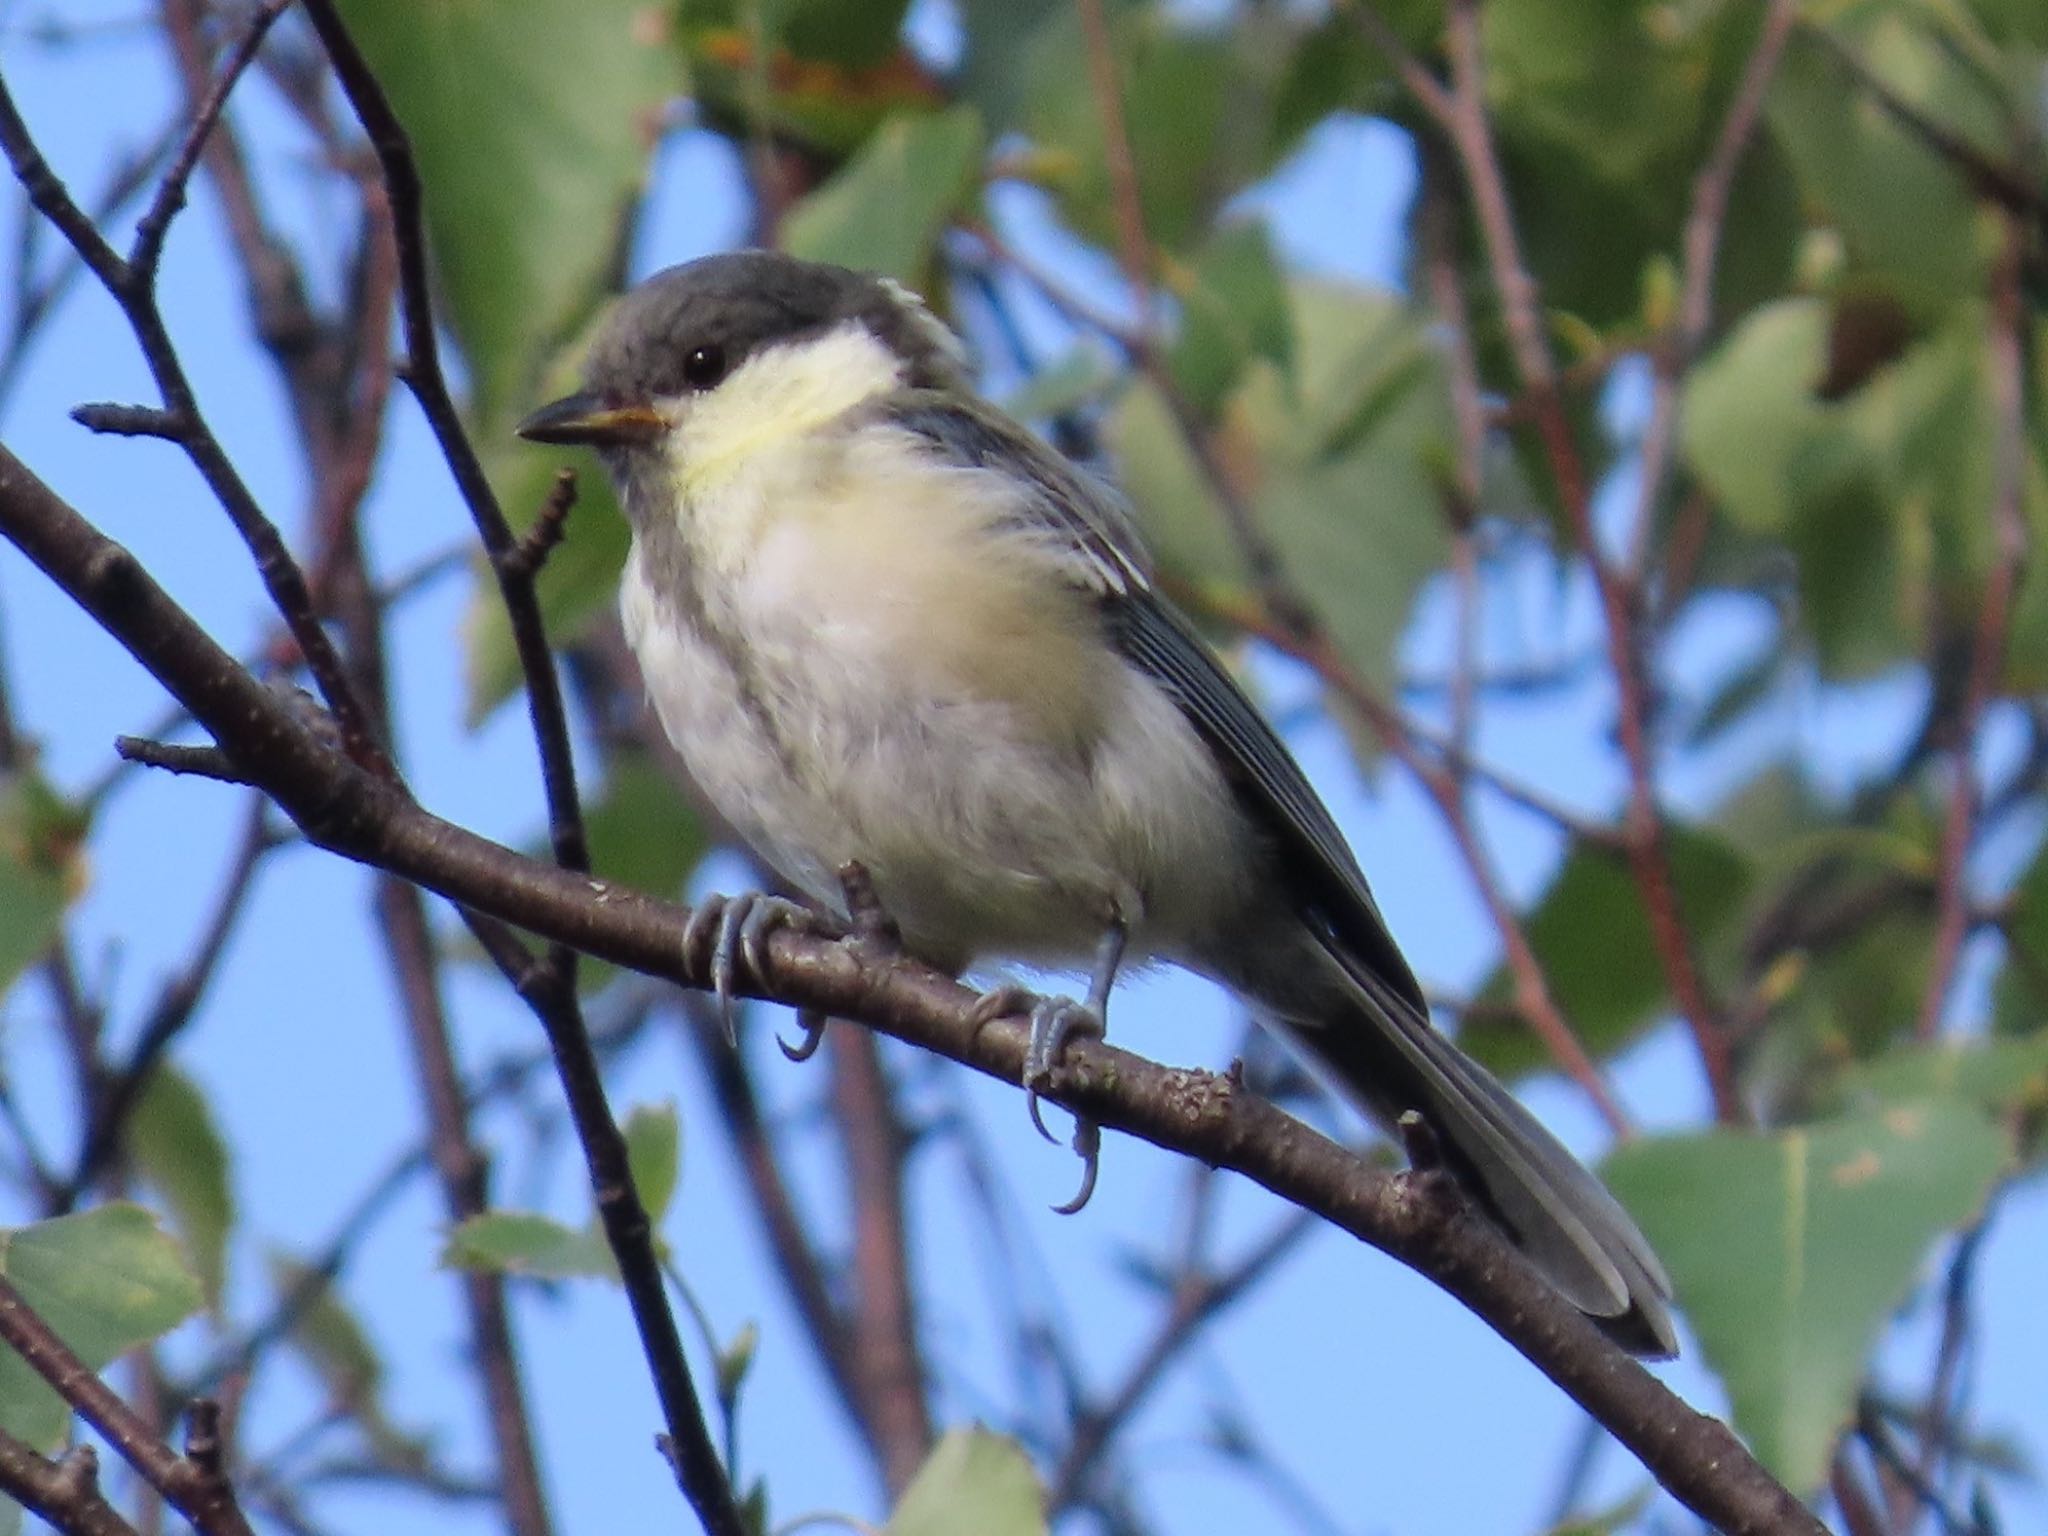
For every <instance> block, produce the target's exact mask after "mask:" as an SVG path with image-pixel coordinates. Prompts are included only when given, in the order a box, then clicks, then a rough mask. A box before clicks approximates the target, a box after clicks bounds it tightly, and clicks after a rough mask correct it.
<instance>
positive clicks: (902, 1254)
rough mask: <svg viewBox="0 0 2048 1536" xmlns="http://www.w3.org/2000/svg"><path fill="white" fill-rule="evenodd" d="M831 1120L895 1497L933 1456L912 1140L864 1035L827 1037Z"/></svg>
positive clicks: (861, 1368) (858, 1318) (858, 1364)
mask: <svg viewBox="0 0 2048 1536" xmlns="http://www.w3.org/2000/svg"><path fill="white" fill-rule="evenodd" d="M827 1041H828V1046H829V1051H830V1066H831V1073H832V1106H833V1118H834V1120H835V1121H836V1122H837V1125H838V1129H839V1136H840V1142H841V1146H842V1149H843V1150H844V1152H845V1156H846V1191H847V1204H848V1206H849V1207H850V1210H851V1215H852V1226H853V1264H852V1272H851V1276H850V1278H851V1279H852V1281H853V1305H852V1307H851V1308H850V1309H849V1311H848V1313H847V1324H848V1331H849V1337H848V1343H849V1345H850V1346H851V1348H852V1351H853V1362H854V1371H855V1375H856V1379H857V1381H858V1382H859V1385H860V1391H861V1397H862V1399H863V1401H864V1405H865V1410H866V1411H865V1415H864V1417H865V1418H866V1419H867V1420H868V1421H869V1423H870V1424H871V1425H872V1426H873V1431H872V1432H873V1438H874V1440H875V1441H876V1442H877V1447H876V1448H877V1450H878V1451H879V1452H880V1455H881V1461H882V1473H883V1480H884V1481H885V1483H886V1484H887V1486H888V1489H889V1493H890V1496H891V1498H892V1499H893V1498H894V1497H895V1496H896V1495H898V1494H900V1493H902V1491H903V1490H904V1488H905V1487H907V1486H908V1485H909V1483H910V1480H911V1478H912V1477H914V1476H916V1475H917V1469H918V1468H919V1467H920V1466H922V1465H923V1464H924V1458H925V1453H926V1452H927V1451H929V1450H930V1449H931V1443H932V1424H931V1412H930V1409H929V1407H928V1406H927V1404H926V1401H925V1392H926V1385H925V1365H924V1352H923V1349H922V1347H921V1346H920V1344H919V1342H918V1328H917V1314H918V1308H917V1294H916V1291H915V1288H914V1287H913V1286H912V1284H911V1269H910V1251H911V1249H910V1237H909V1228H908V1223H907V1221H906V1218H905V1215H904V1209H903V1149H904V1144H905V1142H906V1141H907V1140H908V1138H907V1136H906V1135H905V1133H904V1129H903V1124H902V1121H901V1119H900V1118H899V1117H898V1115H897V1111H896V1103H895V1095H894V1091H893V1089H892V1087H891V1085H890V1082H889V1077H888V1073H887V1071H886V1070H885V1068H884V1067H883V1065H882V1053H881V1047H880V1042H878V1041H877V1040H876V1038H875V1036H874V1035H873V1034H872V1033H871V1032H869V1031H868V1030H864V1029H856V1030H846V1029H842V1030H835V1031H833V1032H832V1033H831V1034H830V1035H829V1036H828V1037H827Z"/></svg>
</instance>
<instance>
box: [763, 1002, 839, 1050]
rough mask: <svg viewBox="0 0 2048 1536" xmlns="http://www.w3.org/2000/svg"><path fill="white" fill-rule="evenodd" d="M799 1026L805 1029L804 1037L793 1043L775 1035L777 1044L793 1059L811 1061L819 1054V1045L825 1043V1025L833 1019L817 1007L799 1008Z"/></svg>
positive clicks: (797, 1018)
mask: <svg viewBox="0 0 2048 1536" xmlns="http://www.w3.org/2000/svg"><path fill="white" fill-rule="evenodd" d="M796 1022H797V1026H798V1027H799V1028H800V1029H802V1030H803V1032H804V1037H803V1039H801V1040H799V1041H797V1043H796V1044H795V1045H791V1044H790V1043H789V1042H788V1041H787V1040H785V1039H783V1038H782V1036H780V1035H777V1036H776V1037H775V1044H776V1046H777V1047H778V1048H779V1049H780V1050H781V1051H782V1054H783V1055H785V1056H787V1057H788V1058H789V1059H790V1060H791V1061H809V1060H810V1059H811V1058H812V1057H813V1056H815V1055H817V1054H818V1047H819V1046H821V1045H823V1044H824V1043H825V1026H826V1025H827V1024H829V1023H831V1022H832V1021H831V1019H830V1018H829V1017H828V1016H827V1015H825V1014H822V1013H820V1012H818V1010H817V1009H815V1008H799V1009H797V1011H796Z"/></svg>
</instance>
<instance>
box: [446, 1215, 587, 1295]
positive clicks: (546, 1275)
mask: <svg viewBox="0 0 2048 1536" xmlns="http://www.w3.org/2000/svg"><path fill="white" fill-rule="evenodd" d="M441 1262H442V1264H444V1265H446V1266H447V1267H448V1268H450V1269H480V1270H483V1271H485V1272H486V1273H490V1274H503V1275H527V1276H530V1277H532V1278H534V1279H537V1280H616V1279H618V1277H619V1267H618V1265H617V1264H616V1263H615V1262H614V1261H613V1259H612V1251H611V1249H610V1248H609V1247H607V1246H606V1245H605V1240H604V1234H603V1233H602V1232H601V1231H599V1230H598V1228H597V1227H596V1226H595V1225H594V1224H593V1225H590V1226H584V1227H567V1226H564V1225H563V1224H562V1223H561V1222H559V1221H556V1220H554V1219H553V1218H551V1217H547V1216H539V1215H535V1214H533V1213H532V1212H530V1211H486V1212H485V1213H484V1214H483V1215H481V1216H472V1217H470V1218H469V1219H468V1220H467V1221H463V1222H460V1223H458V1224H457V1225H456V1227H455V1229H454V1230H453V1231H452V1232H450V1233H449V1234H448V1241H447V1243H446V1244H445V1245H444V1246H443V1247H442V1249H441Z"/></svg>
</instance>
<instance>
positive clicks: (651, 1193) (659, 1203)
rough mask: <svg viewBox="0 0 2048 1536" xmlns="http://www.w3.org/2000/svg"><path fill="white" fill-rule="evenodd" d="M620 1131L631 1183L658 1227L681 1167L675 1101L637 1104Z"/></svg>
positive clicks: (674, 1190)
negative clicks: (657, 1103)
mask: <svg viewBox="0 0 2048 1536" xmlns="http://www.w3.org/2000/svg"><path fill="white" fill-rule="evenodd" d="M623 1133H624V1135H625V1138H626V1163H627V1166H628V1167H630V1168H631V1169H632V1170H633V1187H634V1188H635V1189H636V1190H638V1191H639V1192H640V1203H641V1204H642V1205H643V1206H645V1207H646V1208H647V1219H648V1220H649V1221H651V1222H653V1223H654V1224H655V1225H656V1226H657V1227H659V1226H660V1225H661V1218H662V1217H663V1216H665V1215H667V1214H668V1205H669V1201H670V1200H672V1199H674V1198H675V1192H676V1181H677V1179H678V1178H679V1177H680V1175H681V1171H682V1161H683V1156H682V1131H681V1128H680V1126H679V1124H678V1122H677V1120H676V1107H675V1105H674V1103H672V1102H671V1103H668V1104H661V1105H650V1104H642V1105H639V1106H638V1107H636V1108H635V1109H634V1110H633V1112H632V1113H631V1114H629V1115H628V1116H626V1124H625V1126H624V1132H623Z"/></svg>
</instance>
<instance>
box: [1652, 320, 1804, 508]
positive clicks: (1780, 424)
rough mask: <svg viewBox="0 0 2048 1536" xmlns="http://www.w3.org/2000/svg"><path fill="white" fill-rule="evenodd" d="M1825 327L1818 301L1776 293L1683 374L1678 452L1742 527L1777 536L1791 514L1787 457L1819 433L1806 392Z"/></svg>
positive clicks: (1791, 486) (1791, 491)
mask: <svg viewBox="0 0 2048 1536" xmlns="http://www.w3.org/2000/svg"><path fill="white" fill-rule="evenodd" d="M1827 329H1828V322H1827V310H1826V307H1825V306H1824V305H1822V304H1820V303H1819V302H1818V301H1816V300H1813V299H1786V300H1783V301H1782V302H1780V303H1777V304H1772V305H1770V306H1768V307H1767V308H1764V309H1761V310H1758V311H1757V312H1756V313H1755V314H1753V315H1751V316H1750V317H1749V318H1748V319H1747V320H1745V321H1744V322H1743V323H1742V325H1741V327H1740V328H1739V329H1737V330H1736V332H1735V333H1734V334H1733V335H1732V336H1730V337H1729V338H1728V339H1727V340H1726V341H1724V342H1723V343H1722V344H1721V345H1720V346H1719V347H1717V348H1715V349H1714V351H1713V352H1712V353H1711V354H1709V355H1708V356H1707V357H1705V358H1703V359H1702V360H1701V361H1700V362H1699V364H1698V365H1697V366H1695V367H1694V368H1693V370H1692V372H1691V374H1690V375H1689V376H1688V378H1687V380H1686V386H1685V402H1684V416H1683V418H1682V424H1681V428H1680V436H1681V439H1682V443H1683V446H1684V451H1685V455H1686V459H1687V461H1688V463H1689V464H1690V465H1691V467H1692V471H1693V473H1694V474H1695V475H1697V476H1699V478H1700V479H1701V480H1703V481H1705V482H1706V484H1707V485H1708V486H1709V487H1710V488H1711V489H1712V490H1713V492H1714V496H1715V498H1716V499H1717V500H1718V501H1719V503H1720V505H1721V507H1722V509H1723V510H1724V511H1726V512H1727V514H1728V515H1729V516H1730V517H1731V518H1733V519H1734V520H1735V522H1736V523H1737V524H1739V525H1740V526H1741V527H1742V528H1744V529H1746V530H1748V531H1750V532H1753V533H1778V534H1782V533H1783V532H1784V531H1785V529H1786V528H1787V527H1789V526H1790V524H1791V523H1792V520H1793V518H1794V515H1795V512H1796V508H1795V506H1794V503H1793V481H1792V464H1793V461H1794V459H1795V458H1796V457H1797V456H1798V455H1799V454H1800V453H1802V452H1803V451H1805V450H1806V449H1807V447H1808V445H1809V444H1810V443H1811V442H1812V441H1813V439H1814V438H1815V437H1816V436H1817V435H1819V434H1820V433H1822V432H1825V431H1826V430H1827V422H1828V410H1827V407H1826V406H1824V405H1822V404H1821V403H1820V402H1819V401H1818V400H1816V399H1815V398H1814V393H1813V390H1814V385H1815V384H1817V383H1818V382H1819V380H1820V377H1821V370H1822V365H1823V360H1824V358H1825V356H1826V350H1827Z"/></svg>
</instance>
